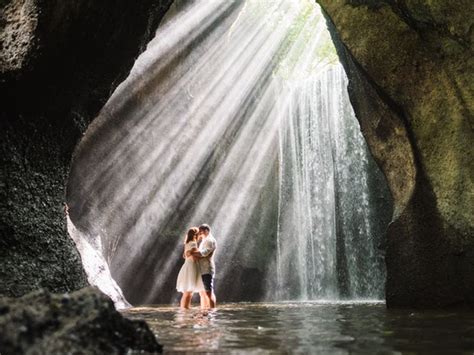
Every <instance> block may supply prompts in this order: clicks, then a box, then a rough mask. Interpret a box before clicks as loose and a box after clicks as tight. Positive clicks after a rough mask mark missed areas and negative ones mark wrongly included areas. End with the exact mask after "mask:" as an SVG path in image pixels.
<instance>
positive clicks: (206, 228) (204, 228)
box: [199, 224, 211, 232]
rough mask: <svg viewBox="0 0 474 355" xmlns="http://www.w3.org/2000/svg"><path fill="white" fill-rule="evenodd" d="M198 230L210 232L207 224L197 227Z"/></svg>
mask: <svg viewBox="0 0 474 355" xmlns="http://www.w3.org/2000/svg"><path fill="white" fill-rule="evenodd" d="M199 230H201V231H208V232H210V231H211V227H209V224H201V225H200V226H199Z"/></svg>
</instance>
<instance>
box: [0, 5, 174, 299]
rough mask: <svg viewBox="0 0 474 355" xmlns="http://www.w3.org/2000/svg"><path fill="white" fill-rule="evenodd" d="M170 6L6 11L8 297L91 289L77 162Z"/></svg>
mask: <svg viewBox="0 0 474 355" xmlns="http://www.w3.org/2000/svg"><path fill="white" fill-rule="evenodd" d="M171 2H172V1H171V0H160V1H156V0H145V1H139V2H130V1H126V0H120V1H101V2H93V1H86V0H81V1H74V2H71V1H60V0H52V1H41V0H6V1H2V2H1V3H0V11H1V12H0V41H1V54H0V95H1V97H2V110H1V113H0V125H1V126H0V152H1V154H0V159H1V164H2V176H1V180H0V181H1V184H0V201H1V202H0V216H1V217H0V218H1V219H0V259H1V262H0V280H1V282H0V295H7V296H21V295H23V294H25V293H27V292H29V291H31V290H35V289H38V288H45V289H47V290H49V291H52V292H66V291H71V290H76V289H79V288H81V287H84V286H85V285H87V280H86V276H85V273H84V271H83V268H82V265H81V261H80V256H79V254H78V252H77V250H76V248H75V246H74V244H73V241H72V239H71V238H70V237H69V236H68V234H67V231H66V219H65V212H64V201H65V196H64V195H65V191H64V190H65V186H66V180H67V178H68V171H69V164H70V161H71V156H72V153H73V150H74V147H75V146H76V144H77V143H78V141H79V139H80V138H81V136H82V134H83V132H84V131H85V129H86V128H87V126H88V124H89V123H90V122H91V121H92V119H93V118H94V117H95V116H96V115H97V113H98V111H99V110H100V108H101V107H102V106H103V105H104V103H105V101H106V100H107V99H108V97H109V96H110V94H111V92H112V91H113V90H114V89H115V87H116V86H117V85H118V84H120V82H121V81H122V80H123V79H124V78H125V77H126V75H127V74H128V71H129V70H130V68H131V67H132V65H133V63H134V61H135V58H136V57H137V56H138V54H139V53H140V52H141V51H142V50H143V49H144V48H145V46H146V44H147V43H148V41H149V40H150V39H151V38H152V37H153V35H154V32H155V29H156V28H157V26H158V23H159V21H160V20H161V18H162V17H163V15H164V14H165V12H166V10H167V9H168V7H169V5H170V3H171Z"/></svg>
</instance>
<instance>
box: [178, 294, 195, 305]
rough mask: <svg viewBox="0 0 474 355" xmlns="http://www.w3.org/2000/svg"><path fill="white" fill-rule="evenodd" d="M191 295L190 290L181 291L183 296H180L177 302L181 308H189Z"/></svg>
mask: <svg viewBox="0 0 474 355" xmlns="http://www.w3.org/2000/svg"><path fill="white" fill-rule="evenodd" d="M192 296H193V294H192V292H183V296H182V297H181V302H180V303H179V305H180V307H181V308H182V309H189V306H190V305H191V297H192Z"/></svg>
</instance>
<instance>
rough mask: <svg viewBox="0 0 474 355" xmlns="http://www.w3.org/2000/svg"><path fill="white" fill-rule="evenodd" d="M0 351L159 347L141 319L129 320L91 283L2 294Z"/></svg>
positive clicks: (111, 351) (66, 351)
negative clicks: (70, 289)
mask: <svg viewBox="0 0 474 355" xmlns="http://www.w3.org/2000/svg"><path fill="white" fill-rule="evenodd" d="M0 349H2V354H126V353H127V352H129V351H130V350H135V351H137V352H138V351H141V352H143V351H146V352H147V354H148V353H158V352H161V351H162V347H161V345H159V344H158V343H157V341H156V339H155V336H154V335H153V333H152V332H151V330H150V329H149V328H148V325H147V324H146V323H145V322H144V321H131V320H128V319H126V318H124V317H122V315H121V314H120V313H119V312H117V311H116V310H115V308H114V304H113V302H112V301H111V300H110V299H109V298H107V297H106V296H104V295H103V294H102V293H101V292H100V291H98V290H97V289H94V288H84V289H82V290H80V291H76V292H74V293H71V294H63V295H53V294H51V293H49V292H47V291H45V290H44V289H42V290H37V291H34V292H32V293H30V294H27V295H25V296H23V297H20V298H1V299H0Z"/></svg>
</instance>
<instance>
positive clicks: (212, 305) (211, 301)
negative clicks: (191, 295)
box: [206, 291, 217, 308]
mask: <svg viewBox="0 0 474 355" xmlns="http://www.w3.org/2000/svg"><path fill="white" fill-rule="evenodd" d="M206 296H207V299H208V300H209V302H208V305H209V307H210V308H216V306H217V300H216V294H215V293H214V291H206Z"/></svg>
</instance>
